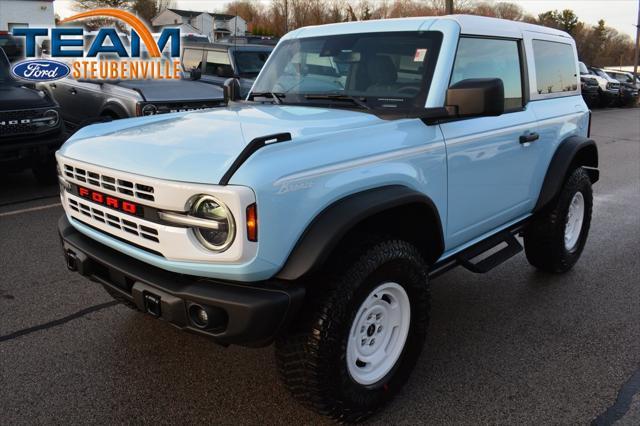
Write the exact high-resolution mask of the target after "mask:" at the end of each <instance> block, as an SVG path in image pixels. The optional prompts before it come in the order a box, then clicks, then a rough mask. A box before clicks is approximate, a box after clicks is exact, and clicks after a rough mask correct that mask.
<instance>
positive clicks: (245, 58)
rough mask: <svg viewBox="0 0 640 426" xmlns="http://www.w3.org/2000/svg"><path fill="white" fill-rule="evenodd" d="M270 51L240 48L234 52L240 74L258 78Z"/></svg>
mask: <svg viewBox="0 0 640 426" xmlns="http://www.w3.org/2000/svg"><path fill="white" fill-rule="evenodd" d="M269 53H270V52H268V51H263V50H258V51H248V50H239V51H237V52H235V53H234V58H235V61H236V67H237V68H238V74H239V75H240V76H241V77H248V78H256V77H257V76H258V74H259V73H260V70H261V69H262V67H263V66H264V63H265V62H267V58H268V57H269Z"/></svg>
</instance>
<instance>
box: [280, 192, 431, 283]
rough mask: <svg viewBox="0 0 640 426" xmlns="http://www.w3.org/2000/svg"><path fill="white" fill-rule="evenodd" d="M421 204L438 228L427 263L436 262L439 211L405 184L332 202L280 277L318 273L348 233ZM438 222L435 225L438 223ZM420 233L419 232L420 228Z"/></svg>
mask: <svg viewBox="0 0 640 426" xmlns="http://www.w3.org/2000/svg"><path fill="white" fill-rule="evenodd" d="M416 204H417V205H420V206H421V207H422V208H425V209H428V210H426V211H427V212H430V215H431V218H429V217H425V218H424V222H425V224H427V223H428V224H429V226H435V228H436V232H437V234H438V235H437V236H436V237H435V241H432V242H431V243H432V244H433V243H435V247H434V248H433V250H430V253H432V254H431V255H430V258H429V259H426V260H427V262H429V263H433V262H435V261H436V260H437V259H438V258H439V257H440V256H441V255H442V253H443V252H444V234H443V229H442V222H441V220H440V214H439V213H438V209H437V207H436V205H435V203H434V202H433V200H431V198H429V197H428V196H426V195H425V194H423V193H421V192H418V191H415V190H413V189H410V188H408V187H406V186H402V185H390V186H384V187H379V188H374V189H369V190H365V191H362V192H357V193H355V194H351V195H348V196H346V197H344V198H342V199H339V200H338V201H336V202H334V203H332V204H331V205H329V206H328V207H326V208H325V209H324V210H322V211H321V212H320V213H319V214H318V215H317V216H316V217H315V218H314V219H313V220H312V221H311V223H310V224H309V225H308V226H307V229H306V230H305V231H304V233H303V234H302V236H301V237H300V238H299V239H298V241H297V243H296V245H295V246H294V248H293V250H292V252H291V253H290V254H289V257H288V258H287V261H286V262H285V264H284V266H283V267H282V269H281V270H280V271H279V272H278V273H277V274H276V278H279V279H283V280H295V279H297V278H300V277H302V276H303V275H306V274H307V273H310V272H313V271H315V270H317V269H318V268H319V267H320V266H321V265H322V264H323V263H324V262H325V261H326V260H327V259H328V257H329V255H330V254H331V252H332V251H333V249H335V248H336V247H337V245H338V244H339V243H340V242H341V241H342V239H343V238H344V237H345V236H346V235H347V233H348V232H349V231H350V230H352V229H354V227H355V226H357V225H358V224H360V223H362V221H363V220H365V219H367V218H370V217H372V216H374V215H375V214H377V213H382V212H384V211H385V210H389V209H393V208H395V207H402V206H410V205H416ZM434 221H435V223H434ZM416 231H417V229H416Z"/></svg>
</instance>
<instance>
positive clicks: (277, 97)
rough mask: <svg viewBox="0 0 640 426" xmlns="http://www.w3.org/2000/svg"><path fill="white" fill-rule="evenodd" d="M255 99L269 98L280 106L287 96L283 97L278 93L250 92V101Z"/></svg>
mask: <svg viewBox="0 0 640 426" xmlns="http://www.w3.org/2000/svg"><path fill="white" fill-rule="evenodd" d="M256 96H257V97H263V98H269V97H270V98H271V99H273V101H274V102H275V103H276V104H278V105H280V104H281V103H282V98H284V97H286V96H287V95H285V94H284V93H279V92H252V93H251V99H255V98H256Z"/></svg>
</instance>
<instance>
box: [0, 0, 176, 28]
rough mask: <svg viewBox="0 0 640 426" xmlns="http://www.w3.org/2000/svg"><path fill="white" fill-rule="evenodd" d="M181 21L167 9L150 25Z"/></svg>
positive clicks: (171, 23) (155, 25) (172, 23)
mask: <svg viewBox="0 0 640 426" xmlns="http://www.w3.org/2000/svg"><path fill="white" fill-rule="evenodd" d="M0 1H2V0H0ZM182 23H187V20H186V18H185V19H183V18H182V16H180V15H178V14H177V13H174V12H172V11H170V10H169V9H165V10H163V11H162V12H160V14H158V15H157V16H156V17H154V18H153V19H152V20H151V25H153V26H154V27H162V26H165V25H168V26H171V25H174V26H178V25H180V24H182Z"/></svg>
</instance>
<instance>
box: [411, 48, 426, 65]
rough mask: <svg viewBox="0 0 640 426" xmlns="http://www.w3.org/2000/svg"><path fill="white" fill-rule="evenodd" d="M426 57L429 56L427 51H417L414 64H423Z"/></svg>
mask: <svg viewBox="0 0 640 426" xmlns="http://www.w3.org/2000/svg"><path fill="white" fill-rule="evenodd" d="M425 56H427V49H416V54H415V55H414V56H413V62H423V61H424V58H425Z"/></svg>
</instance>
